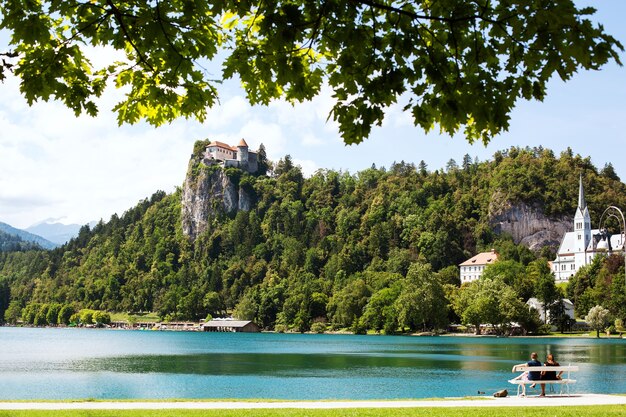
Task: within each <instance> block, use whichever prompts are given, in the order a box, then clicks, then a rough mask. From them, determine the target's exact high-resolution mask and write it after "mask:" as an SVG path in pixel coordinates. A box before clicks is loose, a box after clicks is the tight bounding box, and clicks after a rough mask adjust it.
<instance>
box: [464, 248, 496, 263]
mask: <svg viewBox="0 0 626 417" xmlns="http://www.w3.org/2000/svg"><path fill="white" fill-rule="evenodd" d="M497 260H498V253H497V252H496V251H495V250H493V249H492V250H491V251H490V252H482V253H479V254H478V255H476V256H474V257H473V258H469V259H468V260H467V261H465V262H463V263H462V264H461V265H459V266H468V265H491V264H492V263H494V262H495V261H497Z"/></svg>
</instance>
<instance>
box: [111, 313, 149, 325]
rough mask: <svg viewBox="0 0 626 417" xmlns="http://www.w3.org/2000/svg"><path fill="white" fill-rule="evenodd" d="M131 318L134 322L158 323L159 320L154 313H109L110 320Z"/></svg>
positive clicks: (127, 319)
mask: <svg viewBox="0 0 626 417" xmlns="http://www.w3.org/2000/svg"><path fill="white" fill-rule="evenodd" d="M131 317H132V318H133V319H134V320H135V322H148V323H158V322H160V321H161V319H159V316H158V315H157V314H156V313H143V314H128V313H111V321H126V322H127V321H129V319H130V318H131Z"/></svg>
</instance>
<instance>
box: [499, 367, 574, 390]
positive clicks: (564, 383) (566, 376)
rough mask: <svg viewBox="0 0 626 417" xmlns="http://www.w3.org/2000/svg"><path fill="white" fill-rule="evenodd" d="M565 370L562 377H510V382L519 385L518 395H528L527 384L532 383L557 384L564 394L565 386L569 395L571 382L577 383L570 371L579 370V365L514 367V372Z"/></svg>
mask: <svg viewBox="0 0 626 417" xmlns="http://www.w3.org/2000/svg"><path fill="white" fill-rule="evenodd" d="M546 371H547V372H557V373H559V372H563V374H562V377H561V379H539V380H536V381H535V380H528V379H510V380H509V382H510V383H511V384H514V385H517V395H518V396H526V385H531V384H537V385H539V384H555V385H558V386H559V387H560V393H559V394H561V395H562V394H563V387H565V390H566V392H567V395H568V396H569V395H570V391H569V386H570V385H571V384H575V383H576V380H575V379H572V378H571V377H570V372H577V371H578V366H571V365H568V366H528V365H515V366H514V367H513V370H512V372H546Z"/></svg>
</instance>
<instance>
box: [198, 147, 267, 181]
mask: <svg viewBox="0 0 626 417" xmlns="http://www.w3.org/2000/svg"><path fill="white" fill-rule="evenodd" d="M204 156H205V158H206V159H208V160H209V161H213V162H214V163H221V164H223V165H224V167H235V168H241V169H243V170H246V171H248V172H252V173H254V172H256V171H257V170H258V169H259V160H258V156H257V153H256V152H252V151H251V150H249V149H248V144H247V143H246V141H245V139H241V140H240V141H239V144H238V145H237V146H230V145H228V144H226V143H223V142H218V141H213V142H211V143H209V145H208V146H207V147H206V151H205V154H204Z"/></svg>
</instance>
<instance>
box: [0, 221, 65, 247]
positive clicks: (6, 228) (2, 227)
mask: <svg viewBox="0 0 626 417" xmlns="http://www.w3.org/2000/svg"><path fill="white" fill-rule="evenodd" d="M0 231H2V232H4V233H6V234H8V235H13V236H17V237H19V238H20V239H21V240H22V241H25V242H33V243H36V244H37V245H39V246H41V247H42V248H44V249H54V248H56V247H57V246H59V245H58V244H56V243H53V242H51V241H49V240H48V239H44V238H43V237H41V236H38V235H36V234H33V233H29V232H26V231H24V230H21V229H16V228H15V227H13V226H11V225H8V224H6V223H2V222H0Z"/></svg>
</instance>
